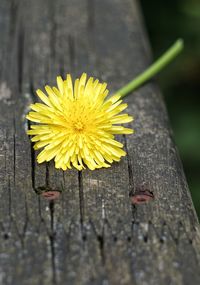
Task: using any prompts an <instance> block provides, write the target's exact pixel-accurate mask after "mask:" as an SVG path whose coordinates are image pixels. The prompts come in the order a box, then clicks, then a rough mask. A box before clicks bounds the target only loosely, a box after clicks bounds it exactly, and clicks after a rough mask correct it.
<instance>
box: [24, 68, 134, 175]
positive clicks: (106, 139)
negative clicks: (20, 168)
mask: <svg viewBox="0 0 200 285" xmlns="http://www.w3.org/2000/svg"><path fill="white" fill-rule="evenodd" d="M57 85H58V88H56V87H53V88H51V87H50V86H45V90H46V92H47V94H48V96H46V95H45V94H44V93H43V92H42V91H41V90H39V89H38V90H37V91H36V92H37V95H38V96H39V98H40V99H41V100H42V101H43V103H35V104H31V106H30V108H31V109H32V110H33V112H32V111H31V112H29V114H28V115H27V116H26V117H27V119H28V120H30V121H32V122H35V123H38V124H37V125H36V124H33V125H31V130H28V131H27V134H28V135H32V136H33V137H32V139H31V140H32V141H33V142H35V145H34V149H35V150H37V149H40V148H44V149H43V150H42V151H41V152H40V153H39V155H38V157H37V161H38V163H42V162H44V161H50V160H51V159H53V158H54V161H55V167H56V168H62V169H63V170H66V169H69V168H71V167H72V166H74V167H75V168H77V169H78V170H82V169H84V168H86V167H88V168H90V169H91V170H94V169H95V168H101V167H109V166H110V163H112V162H113V161H119V160H120V158H121V157H122V156H125V155H126V153H125V151H124V150H123V149H122V147H123V144H122V143H120V142H118V141H116V140H114V134H131V133H133V130H132V129H128V128H124V127H123V126H120V125H116V124H121V123H128V122H130V121H132V120H133V118H132V117H130V116H128V115H127V114H119V113H121V112H122V111H123V110H124V109H126V107H127V104H121V102H122V100H119V99H120V95H114V96H112V97H110V98H108V99H107V100H105V98H106V97H107V95H108V90H107V89H106V86H107V84H106V83H103V84H102V83H99V80H97V79H96V80H94V79H93V78H92V77H90V78H89V79H88V80H87V75H86V74H85V73H83V74H82V76H81V78H80V79H76V80H75V83H74V86H73V83H72V79H71V76H70V75H69V74H68V75H67V78H66V80H63V79H62V78H61V77H60V76H58V77H57Z"/></svg>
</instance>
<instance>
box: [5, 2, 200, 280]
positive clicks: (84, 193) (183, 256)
mask: <svg viewBox="0 0 200 285" xmlns="http://www.w3.org/2000/svg"><path fill="white" fill-rule="evenodd" d="M0 5H1V9H0V21H1V23H2V28H1V46H0V62H1V66H2V69H1V74H0V103H1V104H0V121H1V133H0V140H1V155H0V159H1V166H0V178H1V183H0V195H1V200H0V228H1V236H0V255H1V259H0V272H1V274H0V276H1V277H0V278H1V281H2V282H1V283H2V284H16V285H17V284H20V285H21V284H31V285H33V284H169V283H170V284H189V283H192V284H199V282H200V275H199V270H198V269H199V261H200V250H199V249H200V239H199V225H198V221H197V217H196V214H195V211H194V208H193V205H192V202H191V197H190V195H189V192H188V187H187V183H186V180H185V177H184V173H183V170H182V166H181V163H180V160H179V158H178V155H177V150H176V148H175V146H174V143H173V139H172V135H171V130H170V128H169V125H168V118H167V113H166V110H165V106H164V103H163V100H162V96H161V95H160V91H159V90H158V88H157V86H156V85H155V84H153V83H149V84H147V85H146V86H145V87H143V88H141V89H140V90H138V91H137V92H135V93H134V94H132V96H130V97H129V98H127V99H126V101H128V102H129V113H131V114H134V116H135V122H134V123H133V125H131V126H133V128H134V129H135V130H136V133H135V134H134V135H133V136H129V137H127V138H125V137H123V138H120V139H121V140H122V141H123V142H124V143H125V147H126V149H127V152H128V156H127V157H126V158H124V159H122V161H121V162H120V163H118V164H114V165H113V166H112V167H111V168H110V169H106V170H104V169H101V170H96V171H93V172H91V171H89V170H86V171H83V172H82V173H78V172H77V171H75V170H72V171H66V172H63V171H58V170H55V169H54V166H53V163H51V162H50V163H49V164H48V165H47V164H42V165H38V164H37V163H36V160H35V156H36V154H35V153H34V152H33V151H32V148H31V144H30V141H29V139H28V138H27V136H26V134H25V129H26V128H27V127H28V126H27V122H26V120H25V114H26V113H27V111H28V105H29V104H30V103H31V102H33V101H35V100H37V98H36V95H35V93H34V90H35V89H37V88H42V86H44V84H46V83H49V84H55V77H56V75H57V74H59V73H61V74H63V75H64V74H65V73H67V72H70V73H72V75H73V76H74V77H75V76H79V75H80V74H81V72H83V71H86V72H88V73H89V75H94V76H97V77H99V78H100V79H102V80H105V81H107V82H108V83H109V86H110V89H111V91H112V92H114V91H115V90H116V89H117V88H118V87H120V86H122V85H123V84H124V83H126V82H127V81H128V80H130V79H131V78H132V77H133V75H136V74H138V73H139V72H140V71H142V70H143V69H144V68H145V67H146V65H147V64H148V63H149V60H148V58H149V52H148V46H147V40H146V36H145V33H144V30H143V29H142V23H141V19H140V16H139V15H140V12H139V10H138V7H137V5H136V3H135V1H131V0H125V1H119V0H114V1H110V0H109V1H108V0H102V1H97V0H88V1H86V0H84V1H83V0H81V1H80V0H74V1H64V0H58V1H56V2H55V1H47V0H45V1H42V2H41V1H39V0H36V1H32V0H31V1H28V2H27V1H16V0H13V1H11V2H9V1H5V0H3V1H1V4H0ZM8 67H9V68H8ZM42 189H43V190H44V189H51V190H57V191H62V194H61V196H60V199H59V200H57V201H50V202H49V201H48V200H45V199H44V198H42V197H41V196H37V195H36V193H35V191H36V192H38V191H41V190H42ZM138 189H139V190H143V189H148V190H150V191H152V192H153V194H154V196H155V199H154V200H152V201H151V202H149V203H147V204H140V205H132V204H131V199H130V197H129V195H130V194H129V193H131V195H132V194H134V193H135V192H136V191H138Z"/></svg>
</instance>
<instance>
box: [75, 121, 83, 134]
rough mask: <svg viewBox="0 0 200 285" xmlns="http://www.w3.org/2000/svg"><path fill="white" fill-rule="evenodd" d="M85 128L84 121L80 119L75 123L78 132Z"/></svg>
mask: <svg viewBox="0 0 200 285" xmlns="http://www.w3.org/2000/svg"><path fill="white" fill-rule="evenodd" d="M83 129H84V125H83V123H82V122H80V121H79V122H76V123H74V130H75V131H76V132H81V131H82V130H83Z"/></svg>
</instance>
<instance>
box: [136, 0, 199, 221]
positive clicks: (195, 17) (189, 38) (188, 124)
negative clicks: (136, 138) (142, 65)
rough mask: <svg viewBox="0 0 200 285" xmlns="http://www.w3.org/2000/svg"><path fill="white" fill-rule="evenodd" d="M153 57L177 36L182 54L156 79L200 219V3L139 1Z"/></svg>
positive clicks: (194, 0) (196, 0) (186, 1)
mask: <svg viewBox="0 0 200 285" xmlns="http://www.w3.org/2000/svg"><path fill="white" fill-rule="evenodd" d="M141 5H142V10H143V14H144V18H145V21H146V27H147V30H148V34H149V38H150V42H151V45H152V49H153V53H154V58H157V57H158V56H159V55H160V54H161V53H162V52H163V51H164V50H165V49H167V47H169V46H170V45H171V44H172V43H173V42H174V41H175V40H176V39H177V37H181V38H183V39H184V42H185V49H184V51H183V53H182V54H181V55H179V57H178V58H177V59H176V60H175V61H174V62H173V63H172V64H171V65H170V66H168V67H167V68H166V69H165V70H164V71H162V73H161V74H160V75H159V77H158V80H159V84H160V86H161V89H162V91H163V94H164V96H165V101H166V104H167V108H168V112H169V117H170V121H171V125H172V128H173V131H174V136H175V141H176V144H177V145H178V148H179V152H180V155H181V159H182V161H183V166H184V170H185V173H186V177H187V181H188V184H189V187H190V191H191V194H192V198H193V202H194V205H195V208H196V211H197V214H198V216H199V218H200V171H199V170H200V0H168V1H161V0H154V1H149V0H141Z"/></svg>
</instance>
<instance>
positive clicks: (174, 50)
mask: <svg viewBox="0 0 200 285" xmlns="http://www.w3.org/2000/svg"><path fill="white" fill-rule="evenodd" d="M182 49H183V40H182V39H178V40H177V41H176V42H175V43H174V44H173V45H172V46H171V47H170V48H169V49H168V50H167V51H166V52H165V53H164V54H163V55H162V56H161V57H160V58H159V59H157V60H156V61H155V62H154V63H153V64H152V65H151V66H150V67H148V68H147V69H146V70H145V71H144V72H142V73H141V74H139V75H138V76H137V77H136V78H135V79H133V80H132V81H130V82H129V83H128V84H126V85H125V86H124V87H122V88H120V89H119V90H118V91H117V92H115V94H120V95H121V98H123V97H125V96H126V95H128V94H129V93H130V92H132V91H134V90H135V89H137V88H138V87H139V86H141V85H142V84H144V83H145V82H146V81H147V80H149V79H151V78H152V77H153V76H155V75H156V74H157V73H158V72H159V71H161V70H162V69H163V68H164V67H165V66H166V65H167V64H168V63H170V62H171V61H172V60H173V59H174V58H175V57H176V56H177V55H178V54H179V53H180V52H181V51H182Z"/></svg>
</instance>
